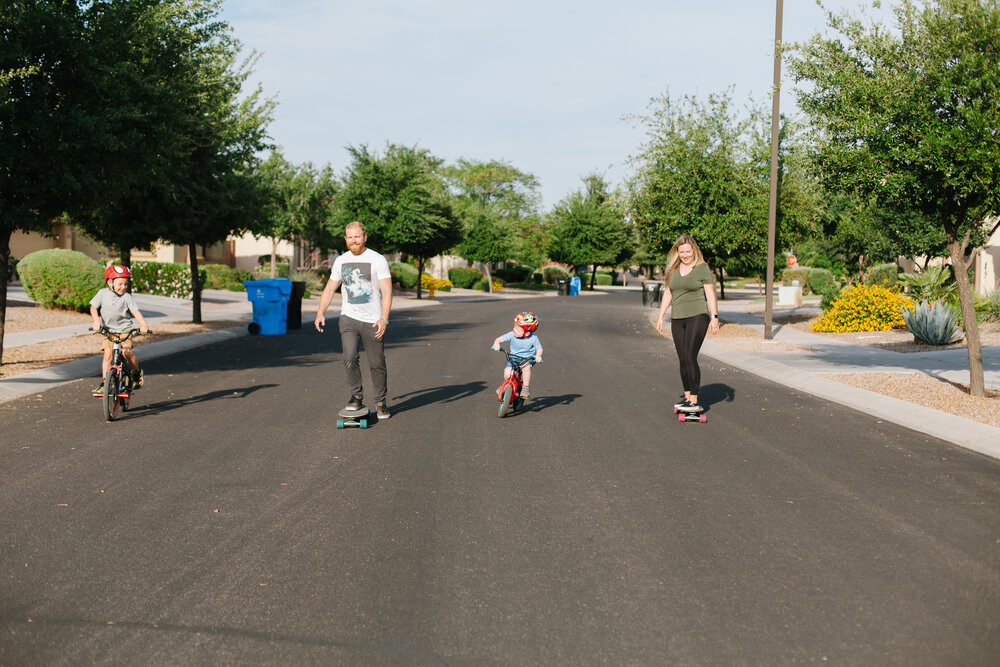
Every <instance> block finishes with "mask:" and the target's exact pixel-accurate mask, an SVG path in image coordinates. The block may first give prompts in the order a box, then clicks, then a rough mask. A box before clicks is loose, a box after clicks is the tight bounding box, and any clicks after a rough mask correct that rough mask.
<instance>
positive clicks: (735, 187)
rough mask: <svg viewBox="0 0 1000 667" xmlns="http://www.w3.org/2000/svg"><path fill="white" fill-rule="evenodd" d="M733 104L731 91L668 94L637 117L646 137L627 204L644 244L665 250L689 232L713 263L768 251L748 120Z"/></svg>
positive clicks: (763, 189)
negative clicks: (676, 97)
mask: <svg viewBox="0 0 1000 667" xmlns="http://www.w3.org/2000/svg"><path fill="white" fill-rule="evenodd" d="M731 105H732V100H731V91H726V92H724V93H722V94H712V95H709V96H708V99H707V100H706V101H704V102H702V101H700V100H698V99H697V98H695V97H692V96H685V97H683V98H682V99H681V100H680V101H675V100H672V99H671V98H670V96H669V94H667V95H664V96H662V97H661V98H659V99H657V100H654V101H653V103H652V107H653V108H652V112H651V114H650V115H647V116H639V117H637V118H636V120H638V121H639V122H640V123H641V124H643V125H645V126H646V136H647V141H646V143H645V145H644V146H643V148H642V151H641V153H640V154H639V156H637V157H636V158H635V159H634V163H635V164H636V172H635V174H634V177H633V178H632V180H631V182H630V185H629V199H628V209H629V214H630V218H631V219H632V220H633V221H634V223H635V225H636V228H637V230H638V232H639V238H640V241H641V242H642V244H643V246H644V250H645V251H647V252H650V253H657V254H659V253H664V254H665V253H666V252H667V251H668V250H669V249H670V247H671V246H673V244H674V241H676V239H677V237H678V236H680V235H681V234H683V233H689V234H691V235H693V236H694V237H695V238H696V239H697V240H698V245H699V247H700V248H701V250H702V252H703V253H704V255H705V256H706V259H708V261H709V263H710V264H713V265H715V266H716V267H717V268H719V265H720V264H721V262H723V261H724V260H726V259H727V258H730V257H735V256H739V255H743V254H754V253H757V254H764V253H765V252H766V247H767V184H766V182H763V183H762V182H761V180H760V178H759V174H757V173H755V171H754V169H753V165H752V160H753V144H752V137H751V129H752V126H751V122H750V119H749V118H742V119H741V118H737V117H736V115H735V113H734V112H733V111H732V110H731Z"/></svg>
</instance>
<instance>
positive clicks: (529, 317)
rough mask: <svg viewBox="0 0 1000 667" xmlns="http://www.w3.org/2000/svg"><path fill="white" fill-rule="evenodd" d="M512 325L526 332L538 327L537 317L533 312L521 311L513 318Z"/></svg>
mask: <svg viewBox="0 0 1000 667" xmlns="http://www.w3.org/2000/svg"><path fill="white" fill-rule="evenodd" d="M514 326H518V327H521V328H522V329H524V330H525V331H527V332H528V333H531V332H532V331H534V330H535V329H537V328H538V318H537V317H535V314H534V313H521V314H520V315H518V316H517V317H515V318H514Z"/></svg>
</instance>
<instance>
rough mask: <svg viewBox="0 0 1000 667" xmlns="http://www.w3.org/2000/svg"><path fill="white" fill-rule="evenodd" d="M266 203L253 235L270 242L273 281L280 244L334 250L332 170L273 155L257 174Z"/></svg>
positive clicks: (333, 183)
mask: <svg viewBox="0 0 1000 667" xmlns="http://www.w3.org/2000/svg"><path fill="white" fill-rule="evenodd" d="M256 176H257V179H258V184H259V186H260V187H261V189H262V197H263V198H264V201H265V208H264V212H263V213H264V215H263V217H262V219H261V221H260V224H258V225H255V226H254V227H255V228H254V229H253V230H251V231H252V232H253V233H254V235H256V236H257V237H258V238H259V237H267V238H270V239H271V277H272V278H274V277H276V276H277V265H276V255H277V252H278V248H277V246H278V241H280V240H286V241H297V240H299V239H302V240H306V241H307V242H308V243H309V245H310V246H311V247H325V248H331V247H334V245H335V242H334V240H333V237H332V234H331V232H330V228H331V224H330V223H331V221H330V218H331V208H330V207H331V203H332V201H333V197H334V195H335V194H336V188H337V184H336V181H335V180H334V177H333V171H332V170H331V169H330V167H329V166H327V167H325V168H324V169H323V170H321V171H318V170H316V168H315V167H313V166H312V164H310V163H308V162H307V163H305V164H302V165H298V166H296V165H293V164H291V163H290V162H288V160H286V159H285V158H284V156H283V155H282V154H281V153H280V152H278V151H273V152H272V153H271V155H270V156H269V157H268V159H267V160H265V161H264V162H263V163H261V164H260V166H259V167H258V169H257V170H256Z"/></svg>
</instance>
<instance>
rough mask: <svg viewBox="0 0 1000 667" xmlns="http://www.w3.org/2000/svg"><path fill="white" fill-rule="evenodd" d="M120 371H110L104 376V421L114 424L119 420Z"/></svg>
mask: <svg viewBox="0 0 1000 667" xmlns="http://www.w3.org/2000/svg"><path fill="white" fill-rule="evenodd" d="M118 391H119V390H118V371H116V370H115V369H114V368H112V369H110V370H108V374H107V375H105V376H104V419H105V420H106V421H109V422H113V421H114V420H116V419H118Z"/></svg>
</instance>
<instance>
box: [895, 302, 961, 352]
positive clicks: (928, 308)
mask: <svg viewBox="0 0 1000 667" xmlns="http://www.w3.org/2000/svg"><path fill="white" fill-rule="evenodd" d="M900 310H901V311H902V313H903V320H904V321H905V322H906V328H907V329H909V330H910V333H912V334H913V335H914V336H915V337H916V338H918V339H919V340H922V341H923V342H925V343H927V344H928V345H947V344H948V343H954V342H955V341H957V340H958V339H960V338H961V333H960V332H959V330H958V327H957V326H956V324H957V322H958V318H957V317H955V311H953V310H952V309H951V308H950V307H949V306H947V305H945V304H944V303H942V302H940V301H938V302H935V303H933V304H928V303H927V301H926V300H925V301H921V302H920V303H919V304H917V306H916V307H915V308H914V309H913V312H912V313H911V312H910V311H909V310H907V309H906V308H901V309H900Z"/></svg>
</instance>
